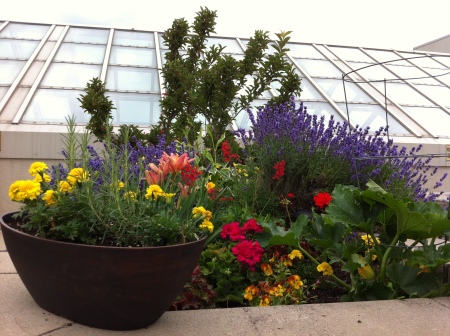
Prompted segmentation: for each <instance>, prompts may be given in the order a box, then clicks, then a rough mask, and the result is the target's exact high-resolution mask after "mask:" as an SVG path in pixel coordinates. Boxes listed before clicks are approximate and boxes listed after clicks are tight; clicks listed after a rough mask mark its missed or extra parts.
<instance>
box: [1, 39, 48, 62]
mask: <svg viewBox="0 0 450 336" xmlns="http://www.w3.org/2000/svg"><path fill="white" fill-rule="evenodd" d="M38 45H39V42H38V41H26V40H6V39H5V40H0V58H15V59H28V58H30V56H31V55H32V54H33V51H35V50H36V47H37V46H38Z"/></svg>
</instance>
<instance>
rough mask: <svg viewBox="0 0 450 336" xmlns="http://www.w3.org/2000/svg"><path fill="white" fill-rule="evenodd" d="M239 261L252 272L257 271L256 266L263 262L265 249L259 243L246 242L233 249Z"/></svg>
mask: <svg viewBox="0 0 450 336" xmlns="http://www.w3.org/2000/svg"><path fill="white" fill-rule="evenodd" d="M231 252H233V254H234V255H235V256H236V257H237V260H238V261H239V262H241V263H243V264H246V265H248V267H249V269H250V270H251V271H254V270H255V264H256V263H259V262H260V261H261V257H262V255H263V253H264V249H263V248H262V247H261V245H259V243H258V242H257V241H255V242H251V241H249V240H244V241H242V242H240V243H239V244H237V245H236V246H235V247H233V248H232V249H231Z"/></svg>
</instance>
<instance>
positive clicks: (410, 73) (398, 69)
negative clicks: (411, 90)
mask: <svg viewBox="0 0 450 336" xmlns="http://www.w3.org/2000/svg"><path fill="white" fill-rule="evenodd" d="M386 67H387V68H388V69H390V70H392V71H393V72H394V73H395V74H396V75H397V76H398V77H400V78H401V79H403V80H409V81H411V82H413V83H419V84H430V85H433V84H434V85H437V84H438V82H436V81H435V80H434V79H433V78H430V76H429V75H428V74H426V73H425V72H423V71H422V70H420V69H418V68H416V67H412V66H408V67H407V66H399V65H389V64H386Z"/></svg>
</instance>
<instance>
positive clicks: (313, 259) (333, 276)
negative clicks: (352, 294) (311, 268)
mask: <svg viewBox="0 0 450 336" xmlns="http://www.w3.org/2000/svg"><path fill="white" fill-rule="evenodd" d="M298 248H299V249H300V251H301V252H302V253H303V254H304V255H306V256H307V257H308V258H309V260H311V261H312V262H313V263H314V264H316V265H320V263H319V262H318V261H317V260H316V259H315V258H314V257H313V256H312V255H311V254H309V253H308V252H307V251H306V250H305V249H304V248H303V247H301V245H300V244H298ZM330 277H331V278H332V279H333V280H334V281H335V282H336V283H337V284H339V285H340V286H342V287H344V288H345V289H346V290H348V291H349V290H350V289H352V287H351V286H350V285H348V284H346V283H345V282H344V281H342V280H341V279H339V278H338V277H337V276H335V275H334V274H331V275H330Z"/></svg>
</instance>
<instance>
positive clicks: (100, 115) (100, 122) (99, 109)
mask: <svg viewBox="0 0 450 336" xmlns="http://www.w3.org/2000/svg"><path fill="white" fill-rule="evenodd" d="M84 92H85V94H84V95H83V94H82V95H81V97H80V98H77V99H78V101H79V102H80V103H81V106H80V107H81V108H82V109H83V110H84V111H85V112H86V113H88V114H90V115H91V117H90V119H89V122H88V124H87V126H86V128H87V129H88V130H90V131H91V132H92V133H93V134H94V135H95V136H96V137H97V139H98V140H100V141H103V140H105V137H106V127H107V125H109V122H110V120H111V119H112V114H111V111H112V110H113V109H115V107H114V106H113V102H112V101H111V100H110V99H109V97H107V96H106V95H105V94H106V88H105V83H103V82H102V81H101V80H100V78H98V77H95V78H93V79H91V80H90V81H89V82H88V83H87V84H86V88H85V89H84Z"/></svg>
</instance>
